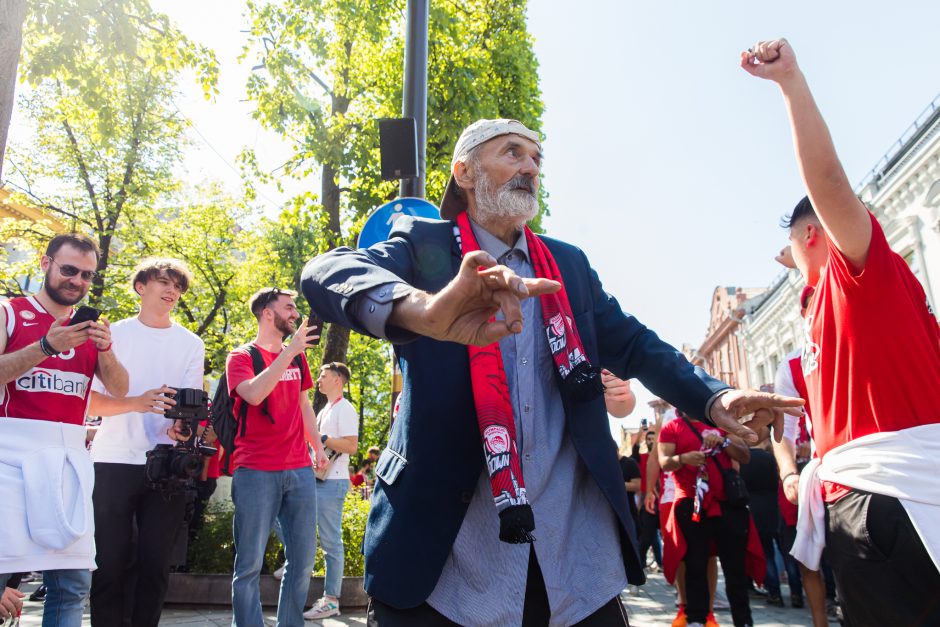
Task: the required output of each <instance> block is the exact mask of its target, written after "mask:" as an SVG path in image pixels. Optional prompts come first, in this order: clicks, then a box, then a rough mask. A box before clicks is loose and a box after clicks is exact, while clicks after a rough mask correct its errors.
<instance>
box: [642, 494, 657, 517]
mask: <svg viewBox="0 0 940 627" xmlns="http://www.w3.org/2000/svg"><path fill="white" fill-rule="evenodd" d="M643 507H645V508H646V511H647V512H649V513H650V514H655V513H656V493H655V492H653V491H652V490H647V492H646V496H645V497H644V498H643Z"/></svg>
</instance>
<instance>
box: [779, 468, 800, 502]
mask: <svg viewBox="0 0 940 627" xmlns="http://www.w3.org/2000/svg"><path fill="white" fill-rule="evenodd" d="M783 495H784V496H786V497H787V500H788V501H790V502H791V503H793V504H794V505H796V504H797V503H798V502H799V501H800V476H799V475H787V477H786V479H784V480H783Z"/></svg>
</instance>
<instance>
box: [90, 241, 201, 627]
mask: <svg viewBox="0 0 940 627" xmlns="http://www.w3.org/2000/svg"><path fill="white" fill-rule="evenodd" d="M191 282H192V274H191V273H190V272H189V270H188V269H187V268H186V266H185V265H184V264H183V262H181V261H178V260H176V259H153V258H151V259H144V260H143V261H141V262H140V264H138V266H137V268H136V270H135V272H134V276H133V280H132V283H131V285H132V287H133V289H134V292H135V293H136V294H137V295H138V296H139V297H140V313H139V314H138V315H137V316H136V317H133V318H127V319H125V320H121V321H120V322H116V323H114V324H113V325H111V337H112V338H113V341H114V352H115V355H116V356H117V357H118V359H120V361H121V362H122V363H123V364H124V365H125V367H126V368H127V371H128V373H129V375H130V389H129V390H128V394H127V396H126V397H125V398H114V397H112V396H110V395H109V394H107V392H106V391H105V389H104V387H103V386H102V385H101V383H100V382H99V381H98V379H97V378H96V379H95V382H94V384H93V386H92V393H91V405H90V409H89V415H92V416H102V417H103V418H102V421H101V426H100V427H99V428H98V431H97V433H96V434H95V438H94V442H93V444H92V448H91V457H92V460H93V461H94V462H95V489H94V493H93V497H92V500H93V502H94V508H95V543H96V545H97V557H96V559H97V563H98V570H96V571H95V572H94V574H93V576H92V584H91V619H92V622H93V623H94V624H95V626H96V627H111V626H114V627H121V626H122V625H123V624H124V622H125V618H127V619H129V620H130V624H131V625H134V627H148V626H151V625H152V626H156V625H157V624H158V623H159V622H160V612H161V609H162V607H163V598H164V596H165V595H166V589H167V584H168V581H169V568H170V555H171V552H172V551H171V550H172V548H173V544H174V539H175V536H176V532H177V530H178V529H179V527H180V523H181V522H182V520H183V516H184V513H185V507H186V498H185V494H184V493H182V492H176V493H165V492H164V491H162V490H159V489H154V488H152V487H151V486H150V485H149V483H148V481H147V479H146V477H145V473H144V467H145V463H146V461H147V452H148V451H150V450H152V449H153V448H154V447H155V446H156V445H157V444H173V442H174V440H184V439H186V438H185V437H184V436H183V434H182V433H181V430H180V425H177V424H174V422H172V421H170V420H167V419H166V417H164V415H163V414H164V412H165V411H166V409H168V408H169V407H171V406H172V405H174V404H175V401H174V400H173V399H172V393H173V390H171V389H170V388H169V387H168V386H172V387H175V388H196V389H202V386H203V364H204V361H205V345H204V344H203V342H202V340H200V339H199V338H198V337H197V336H195V335H194V334H192V333H191V332H189V331H188V330H186V329H184V328H183V327H181V326H180V325H178V324H176V323H175V322H173V320H172V319H171V318H170V313H171V312H172V311H173V308H174V307H175V306H176V303H177V302H179V299H180V297H181V296H182V295H183V294H184V293H185V292H186V290H187V289H188V288H189V285H190V283H191ZM135 520H136V527H137V541H136V546H135V543H134V540H133V537H132V536H133V530H134V526H135ZM132 553H133V554H132ZM129 564H130V565H132V567H131V570H132V572H128V565H129ZM128 582H131V583H130V584H128Z"/></svg>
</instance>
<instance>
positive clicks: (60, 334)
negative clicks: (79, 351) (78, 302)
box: [46, 316, 92, 353]
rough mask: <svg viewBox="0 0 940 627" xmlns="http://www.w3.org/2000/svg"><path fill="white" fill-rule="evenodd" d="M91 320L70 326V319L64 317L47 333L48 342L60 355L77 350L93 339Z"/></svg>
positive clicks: (53, 324) (54, 323)
mask: <svg viewBox="0 0 940 627" xmlns="http://www.w3.org/2000/svg"><path fill="white" fill-rule="evenodd" d="M91 324H92V323H91V320H86V321H85V322H80V323H78V324H76V325H73V326H69V317H68V316H63V317H62V318H59V319H58V320H56V321H55V322H53V323H52V326H51V327H49V330H48V331H47V332H46V341H47V342H48V343H49V346H51V347H52V348H53V349H55V350H56V351H57V352H59V353H64V352H66V351H69V350H72V349H73V348H77V347H79V346H81V345H82V344H84V343H85V342H87V341H88V339H89V338H90V337H91V328H90V327H91Z"/></svg>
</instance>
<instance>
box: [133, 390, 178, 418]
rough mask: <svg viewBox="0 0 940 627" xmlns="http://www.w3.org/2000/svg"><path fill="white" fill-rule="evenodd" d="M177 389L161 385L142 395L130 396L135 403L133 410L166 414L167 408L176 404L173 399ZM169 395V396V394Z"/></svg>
mask: <svg viewBox="0 0 940 627" xmlns="http://www.w3.org/2000/svg"><path fill="white" fill-rule="evenodd" d="M174 393H175V391H174V390H173V388H171V387H169V386H167V385H161V386H160V387H158V388H154V389H152V390H147V391H146V392H144V393H143V394H141V395H140V396H134V397H132V398H129V399H128V400H129V401H131V404H132V405H133V411H139V412H140V413H142V414H143V413H147V412H151V413H154V414H164V413H166V410H168V409H170V408H171V407H173V406H174V405H176V401H175V400H174V399H173V396H172V395H173V394H174ZM168 395H169V396H168Z"/></svg>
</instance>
